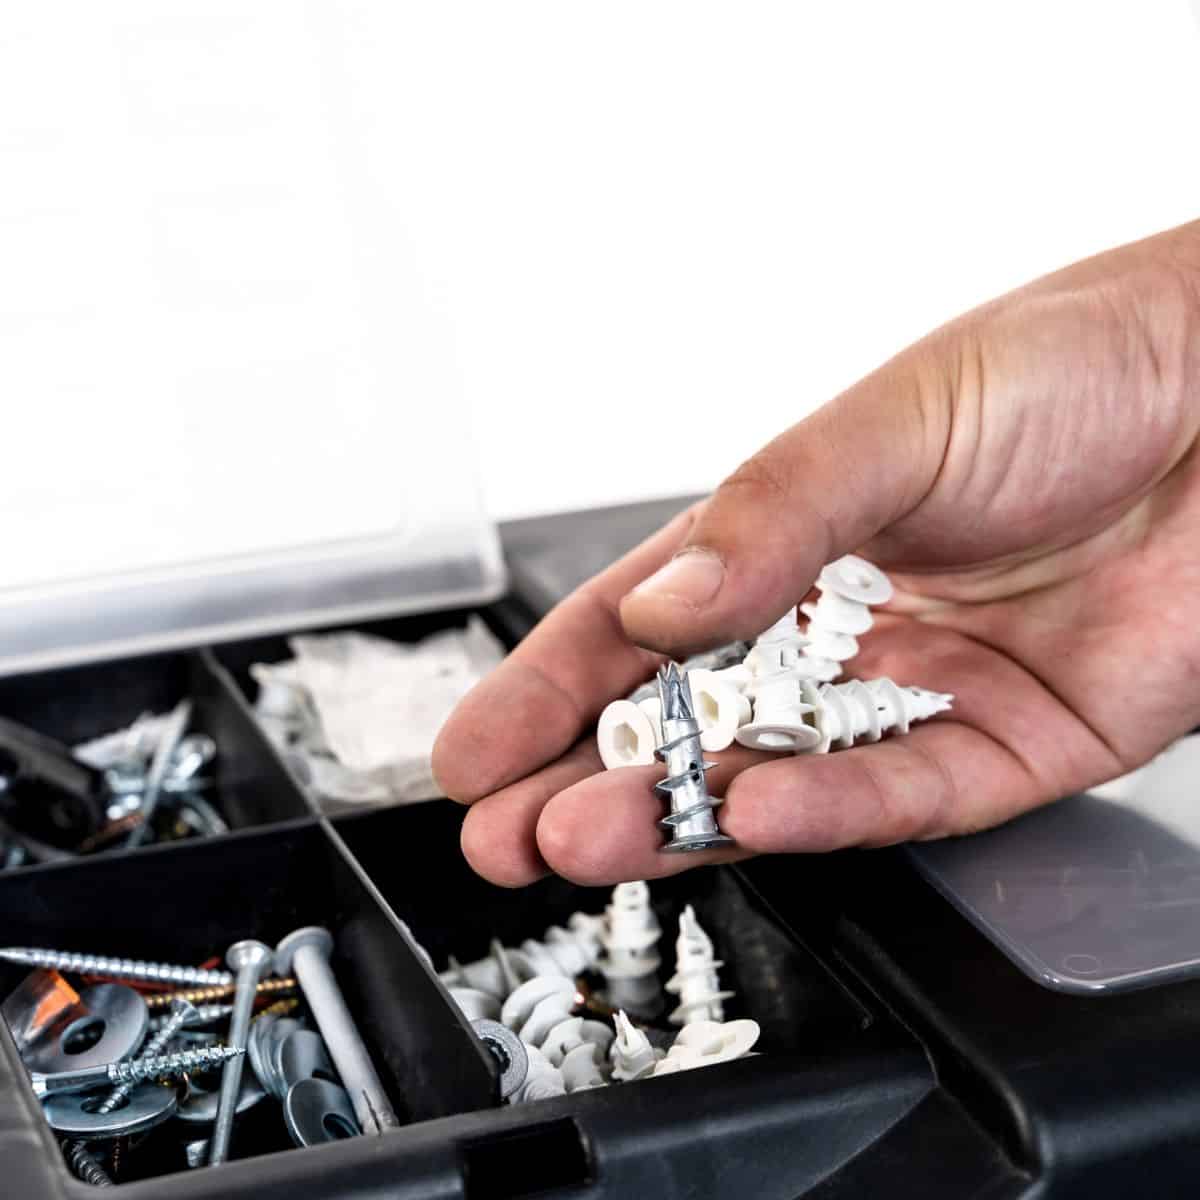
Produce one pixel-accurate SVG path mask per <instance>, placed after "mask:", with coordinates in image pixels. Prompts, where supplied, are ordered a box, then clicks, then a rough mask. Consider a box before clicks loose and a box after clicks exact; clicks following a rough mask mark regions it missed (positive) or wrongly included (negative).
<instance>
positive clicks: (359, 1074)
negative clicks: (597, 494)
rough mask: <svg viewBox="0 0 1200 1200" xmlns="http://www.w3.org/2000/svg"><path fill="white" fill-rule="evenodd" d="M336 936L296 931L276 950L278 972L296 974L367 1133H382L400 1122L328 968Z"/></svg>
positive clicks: (322, 931)
mask: <svg viewBox="0 0 1200 1200" xmlns="http://www.w3.org/2000/svg"><path fill="white" fill-rule="evenodd" d="M332 950H333V935H332V934H331V933H330V932H329V930H328V929H322V928H321V927H320V926H319V925H309V926H307V927H305V928H303V929H296V930H293V931H292V932H291V933H289V934H288V935H287V937H285V938H284V939H283V941H282V942H280V943H279V945H278V946H277V947H276V948H275V973H276V974H277V975H284V974H291V973H292V972H295V975H296V978H297V980H299V982H300V989H301V991H303V992H304V998H305V1000H307V1001H308V1007H309V1008H310V1009H311V1010H312V1015H313V1018H314V1019H315V1020H316V1022H317V1027H318V1028H319V1029H320V1031H321V1036H322V1037H323V1038H324V1039H325V1045H326V1047H327V1048H328V1050H329V1057H330V1058H332V1059H333V1065H334V1066H335V1067H337V1072H338V1075H339V1076H340V1077H341V1080H342V1085H343V1086H344V1087H345V1089H346V1091H347V1092H348V1093H349V1095H350V1101H351V1103H352V1104H353V1105H354V1113H355V1116H357V1117H358V1124H359V1128H361V1129H362V1131H363V1132H364V1133H382V1132H383V1130H384V1129H386V1128H389V1127H394V1126H397V1125H399V1124H400V1119H399V1118H398V1117H397V1116H396V1114H395V1112H394V1111H393V1110H392V1106H391V1103H390V1102H389V1101H388V1098H387V1094H386V1093H385V1092H384V1090H383V1084H382V1082H380V1079H379V1075H378V1074H377V1073H376V1071H375V1066H374V1064H373V1063H372V1062H371V1056H370V1055H369V1054H368V1053H367V1048H366V1046H364V1045H363V1040H362V1038H361V1037H360V1036H359V1033H358V1029H357V1028H356V1027H355V1024H354V1018H353V1017H352V1016H351V1015H350V1010H349V1009H348V1008H347V1007H346V1000H345V997H344V996H343V995H342V990H341V988H339V987H338V984H337V980H336V979H335V978H334V975H333V968H332V967H330V965H329V955H330V953H331V952H332Z"/></svg>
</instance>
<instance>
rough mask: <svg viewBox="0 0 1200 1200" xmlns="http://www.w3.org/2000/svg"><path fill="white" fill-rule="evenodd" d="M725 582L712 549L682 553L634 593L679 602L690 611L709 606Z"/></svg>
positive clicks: (721, 564) (722, 567)
mask: <svg viewBox="0 0 1200 1200" xmlns="http://www.w3.org/2000/svg"><path fill="white" fill-rule="evenodd" d="M724 582H725V564H724V563H723V562H722V561H721V560H720V559H719V558H718V557H717V556H716V555H715V554H714V553H713V552H712V551H711V550H684V551H682V552H681V553H679V554H677V555H676V556H675V557H674V558H673V559H671V561H670V562H669V563H667V564H666V566H664V567H659V569H658V570H657V571H655V572H654V574H653V575H651V576H650V578H649V579H647V580H644V581H643V582H642V583H639V584H638V586H637V587H636V588H634V591H635V592H636V593H637V594H638V595H639V596H656V597H659V596H661V597H665V598H668V599H671V600H682V601H683V602H684V603H685V604H690V605H691V606H692V607H693V608H701V607H703V606H704V605H705V604H707V603H709V601H710V600H712V599H713V598H714V597H715V596H716V594H717V593H718V592H719V591H720V590H721V584H722V583H724Z"/></svg>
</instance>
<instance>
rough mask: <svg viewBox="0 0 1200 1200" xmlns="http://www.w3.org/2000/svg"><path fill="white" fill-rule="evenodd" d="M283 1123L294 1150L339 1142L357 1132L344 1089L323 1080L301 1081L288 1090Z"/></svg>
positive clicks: (356, 1120) (351, 1108)
mask: <svg viewBox="0 0 1200 1200" xmlns="http://www.w3.org/2000/svg"><path fill="white" fill-rule="evenodd" d="M283 1119H284V1122H285V1123H286V1125H287V1128H288V1133H290V1134H291V1135H292V1141H293V1142H295V1143H296V1145H297V1146H318V1145H320V1144H321V1143H323V1142H340V1141H341V1140H342V1139H343V1138H348V1137H357V1136H358V1134H359V1132H360V1130H359V1127H358V1119H357V1118H356V1117H355V1115H354V1106H353V1105H352V1104H351V1103H350V1097H349V1096H348V1095H346V1089H345V1088H342V1087H338V1085H337V1084H336V1083H328V1082H326V1081H325V1080H324V1079H302V1080H300V1082H299V1083H297V1084H294V1085H293V1086H292V1087H291V1088H289V1089H288V1094H287V1095H286V1096H285V1097H284V1100H283Z"/></svg>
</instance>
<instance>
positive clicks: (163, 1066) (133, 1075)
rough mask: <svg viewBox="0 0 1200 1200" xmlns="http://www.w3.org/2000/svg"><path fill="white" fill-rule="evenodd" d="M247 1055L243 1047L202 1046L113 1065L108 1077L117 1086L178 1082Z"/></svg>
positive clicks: (110, 1065) (110, 1066)
mask: <svg viewBox="0 0 1200 1200" xmlns="http://www.w3.org/2000/svg"><path fill="white" fill-rule="evenodd" d="M244 1053H245V1051H244V1050H243V1049H242V1048H241V1047H240V1046H201V1047H200V1048H199V1049H198V1050H179V1051H176V1052H175V1053H174V1054H159V1055H156V1056H155V1057H153V1058H150V1057H147V1058H135V1059H132V1060H129V1061H127V1062H120V1063H110V1064H109V1066H108V1078H109V1080H110V1081H111V1082H113V1083H117V1084H122V1083H129V1084H137V1083H145V1082H146V1081H147V1080H150V1079H174V1078H178V1077H179V1076H180V1075H186V1074H187V1073H188V1072H189V1071H196V1072H200V1071H209V1070H212V1068H213V1067H219V1066H221V1065H222V1064H223V1063H225V1062H228V1061H229V1059H231V1058H236V1057H237V1056H238V1055H239V1054H244Z"/></svg>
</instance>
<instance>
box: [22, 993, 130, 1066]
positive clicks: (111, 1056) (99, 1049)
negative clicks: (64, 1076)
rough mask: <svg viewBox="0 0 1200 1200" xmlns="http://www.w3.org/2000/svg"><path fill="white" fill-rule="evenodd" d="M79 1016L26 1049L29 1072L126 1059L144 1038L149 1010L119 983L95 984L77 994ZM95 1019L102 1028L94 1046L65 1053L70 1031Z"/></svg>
mask: <svg viewBox="0 0 1200 1200" xmlns="http://www.w3.org/2000/svg"><path fill="white" fill-rule="evenodd" d="M79 1007H80V1015H79V1016H78V1017H77V1018H76V1019H75V1020H74V1021H72V1022H71V1023H70V1024H69V1025H67V1026H66V1028H64V1029H61V1030H56V1032H55V1036H54V1037H53V1038H51V1039H48V1040H47V1041H46V1042H45V1043H44V1044H43V1045H35V1046H31V1047H29V1048H28V1050H27V1051H26V1053H25V1066H26V1067H27V1068H28V1069H29V1070H31V1071H44V1072H45V1073H46V1074H48V1075H49V1074H53V1073H54V1072H56V1071H78V1070H82V1069H83V1068H84V1067H98V1066H102V1065H103V1064H104V1063H110V1062H120V1061H121V1060H122V1059H125V1058H128V1057H129V1056H130V1055H131V1054H133V1053H134V1052H135V1051H136V1050H137V1048H138V1047H139V1046H140V1045H141V1044H142V1042H143V1041H145V1039H146V1031H147V1030H148V1029H149V1028H150V1013H149V1011H148V1010H147V1008H146V1001H145V1000H144V999H143V998H142V997H141V996H140V995H139V994H138V993H137V992H136V991H134V989H133V988H131V987H126V986H125V985H124V984H121V983H98V984H96V985H95V986H94V987H89V988H84V989H83V991H82V992H80V993H79ZM95 1021H102V1022H103V1023H104V1031H103V1032H102V1033H101V1035H100V1037H99V1038H98V1039H97V1041H96V1042H95V1044H94V1045H92V1046H89V1047H88V1048H87V1049H86V1050H84V1051H82V1052H81V1053H79V1054H68V1053H67V1051H66V1049H65V1048H64V1046H65V1043H66V1042H67V1040H68V1039H69V1038H70V1036H71V1035H72V1033H73V1032H75V1031H81V1030H82V1029H83V1027H84V1026H85V1025H89V1024H92V1023H93V1022H95Z"/></svg>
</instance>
